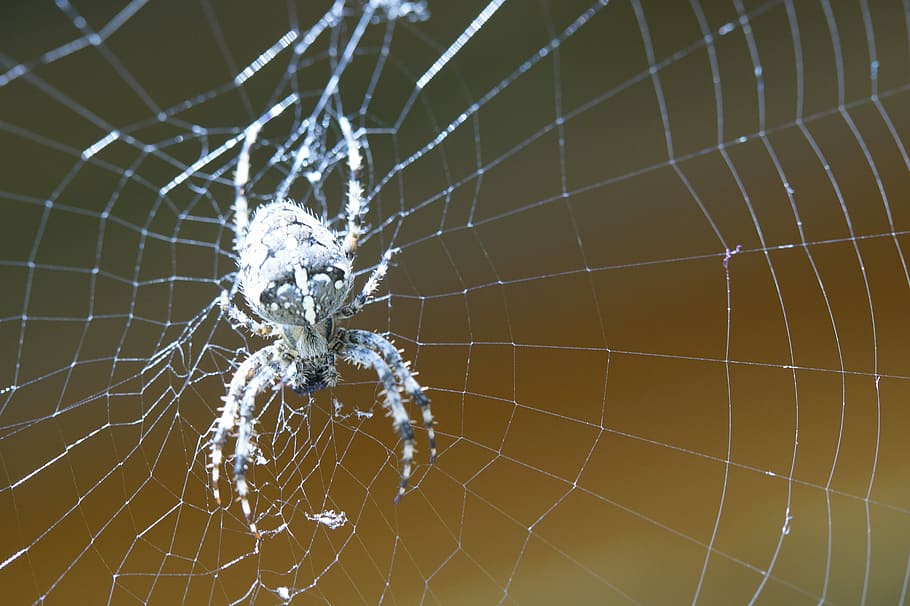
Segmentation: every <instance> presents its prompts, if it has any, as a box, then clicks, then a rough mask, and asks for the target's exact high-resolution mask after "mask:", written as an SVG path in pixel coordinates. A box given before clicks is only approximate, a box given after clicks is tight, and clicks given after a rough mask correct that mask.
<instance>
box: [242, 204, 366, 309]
mask: <svg viewBox="0 0 910 606" xmlns="http://www.w3.org/2000/svg"><path fill="white" fill-rule="evenodd" d="M351 274H352V271H351V262H350V260H349V259H348V257H347V255H346V254H345V253H344V251H343V250H342V248H341V246H340V244H339V242H338V240H337V238H336V237H335V235H334V234H333V233H332V232H331V231H330V230H329V229H328V228H327V227H326V226H325V225H323V224H322V222H321V221H320V220H319V219H318V218H316V217H314V216H313V215H312V214H311V213H310V212H308V211H307V210H306V209H304V208H303V207H301V206H298V205H297V204H294V203H292V202H272V203H270V204H266V205H265V206H263V207H261V208H260V209H259V210H258V211H257V212H256V214H255V216H254V217H253V220H252V221H251V222H250V226H249V230H248V231H247V234H246V237H245V238H244V241H243V243H242V244H241V247H240V276H239V277H240V285H241V288H242V290H243V294H244V295H245V296H246V299H247V302H248V303H249V305H250V307H251V308H252V309H253V310H254V311H255V312H256V314H257V315H259V316H261V317H262V318H264V319H266V320H269V321H272V322H275V323H278V324H286V325H304V324H309V325H315V324H317V323H319V322H322V321H323V320H325V319H326V318H327V317H330V316H331V315H332V314H333V313H334V312H335V311H337V310H338V308H339V307H341V305H342V304H343V303H344V301H345V298H346V297H347V295H348V292H349V291H350V289H351V283H352V280H353V278H352V275H351Z"/></svg>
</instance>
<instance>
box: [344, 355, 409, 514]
mask: <svg viewBox="0 0 910 606" xmlns="http://www.w3.org/2000/svg"><path fill="white" fill-rule="evenodd" d="M343 355H344V357H345V358H346V359H347V360H349V361H350V362H351V363H353V364H355V365H357V366H372V367H373V369H374V370H375V371H376V375H377V376H378V377H379V382H380V383H381V384H382V391H383V393H384V394H385V405H386V407H387V408H388V409H389V413H390V414H391V415H392V424H393V425H394V426H395V429H396V430H397V431H398V434H399V435H400V436H401V441H402V447H401V482H400V483H399V486H398V492H397V493H396V494H395V498H394V502H395V503H396V504H397V503H398V501H400V500H401V497H402V496H404V493H405V492H406V491H407V489H408V480H409V479H410V478H411V466H412V464H413V461H414V430H413V428H412V427H411V419H410V418H409V417H408V413H407V411H406V410H405V409H404V404H403V403H402V402H401V394H400V393H399V391H398V385H397V384H396V383H395V376H394V375H393V374H392V370H391V369H390V368H389V366H388V364H386V363H385V360H383V359H382V356H380V355H379V354H378V353H376V352H375V351H373V350H372V349H368V348H366V347H364V346H362V345H357V344H355V343H351V342H348V345H347V347H345V348H344V351H343Z"/></svg>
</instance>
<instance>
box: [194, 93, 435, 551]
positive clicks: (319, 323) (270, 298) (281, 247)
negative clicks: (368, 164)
mask: <svg viewBox="0 0 910 606" xmlns="http://www.w3.org/2000/svg"><path fill="white" fill-rule="evenodd" d="M275 114H276V111H275V109H274V108H273V110H272V114H271V115H270V114H266V115H265V116H263V117H262V118H260V119H259V120H257V121H256V122H254V123H253V124H252V125H250V126H249V127H248V128H247V129H246V132H245V137H244V143H243V147H242V149H241V152H240V156H239V159H238V163H237V172H236V174H235V177H234V190H235V200H234V214H235V217H236V218H235V227H234V228H235V241H234V247H235V250H236V253H237V255H238V264H239V272H238V275H237V286H239V289H240V291H241V292H242V293H243V295H244V298H245V299H246V303H247V305H248V306H249V309H250V310H251V311H252V312H253V314H254V315H255V316H257V317H258V318H259V319H255V318H251V317H249V316H248V315H246V314H245V313H244V312H243V311H242V310H241V309H240V308H238V307H237V306H235V305H234V304H233V303H232V302H231V296H230V294H229V293H228V292H227V291H223V292H222V294H221V308H222V310H223V312H224V313H225V314H226V316H227V317H228V318H229V319H230V320H231V321H232V323H233V324H234V325H235V326H238V327H242V328H244V329H246V330H247V331H249V332H250V333H252V334H254V335H258V336H261V337H266V338H270V339H273V341H272V343H271V344H269V345H266V346H265V347H263V348H262V349H260V350H258V351H256V352H255V353H253V354H251V355H250V356H249V357H248V358H247V359H246V360H245V361H244V362H243V363H242V364H240V366H239V367H238V368H237V371H236V372H235V373H234V376H233V378H232V379H231V382H230V384H229V386H228V391H227V395H226V397H225V398H224V408H223V409H221V417H220V418H219V419H218V420H217V421H216V423H215V427H214V438H213V440H212V484H213V486H214V493H215V500H216V502H217V503H218V504H219V505H220V504H221V495H220V492H219V490H218V481H219V477H220V472H221V466H222V460H223V450H224V445H225V443H226V442H227V440H228V434H229V433H230V432H231V431H232V430H233V429H234V427H235V426H236V427H237V443H236V446H235V450H234V482H235V485H236V489H237V495H238V496H239V498H240V503H241V506H242V508H243V513H244V516H246V519H247V522H248V523H249V525H250V530H251V531H252V532H253V534H254V535H256V536H257V537H258V536H259V533H258V531H257V529H256V524H255V522H254V521H253V518H252V512H251V509H250V503H249V500H248V497H247V495H248V494H249V486H248V484H247V479H246V474H247V470H248V468H249V464H250V454H251V450H252V442H253V440H254V430H253V423H254V405H255V398H256V396H257V395H259V394H261V393H263V392H264V391H266V389H267V388H268V387H269V386H273V385H274V386H275V388H276V389H277V388H280V387H282V386H288V387H290V388H291V389H293V390H294V391H295V392H297V393H298V394H301V395H305V396H308V395H310V394H312V393H314V392H317V391H319V390H321V389H325V388H326V387H332V386H334V385H335V384H336V383H337V382H338V371H337V370H336V368H335V364H336V360H337V359H338V358H340V359H343V360H345V361H347V362H350V363H352V364H354V365H355V366H359V367H366V366H370V367H372V368H373V369H374V370H375V371H376V374H377V376H378V378H379V383H380V385H381V388H382V392H383V394H384V395H385V402H384V404H385V406H386V407H387V408H388V409H389V413H390V416H391V417H392V421H393V424H394V427H395V429H396V430H397V431H398V434H399V435H400V437H401V440H402V443H403V445H402V455H401V464H402V470H401V481H400V483H399V486H398V491H397V493H396V494H395V498H394V502H395V503H398V501H399V500H400V499H401V497H402V495H404V493H405V491H406V490H407V486H408V479H409V478H410V475H411V466H412V463H413V457H414V432H413V430H412V428H411V420H410V418H409V416H408V413H407V411H406V410H405V407H404V404H403V402H402V394H401V392H402V391H404V392H406V393H407V395H408V396H409V397H410V398H411V400H412V401H414V402H415V403H416V404H417V405H418V406H419V407H420V409H421V411H422V413H423V423H424V426H425V427H426V431H427V440H428V442H429V446H430V463H431V464H432V463H434V462H435V460H436V438H435V433H434V431H433V415H432V413H431V412H430V400H429V399H428V398H427V396H426V394H424V392H423V388H421V386H420V385H419V384H418V383H417V381H416V380H415V379H414V373H412V372H411V371H410V369H409V366H410V365H409V363H407V362H405V361H403V360H402V358H401V355H400V353H399V351H398V350H397V349H396V348H395V347H394V346H393V345H392V343H390V342H389V341H388V339H386V338H385V337H383V336H381V335H379V334H377V333H374V332H369V331H366V330H355V329H347V328H342V327H340V326H339V325H338V321H339V320H346V319H348V318H350V317H352V316H354V315H355V314H356V313H357V312H359V311H360V310H361V308H363V306H364V305H365V304H367V303H368V302H369V300H370V299H371V297H372V295H373V293H374V292H375V291H376V288H377V287H378V286H379V282H380V281H381V280H382V278H383V276H385V274H386V271H387V270H388V267H389V262H390V260H391V257H392V255H393V254H394V253H395V252H397V251H396V250H395V249H389V250H387V251H386V252H385V254H383V256H382V259H381V260H380V262H379V264H378V265H377V266H376V269H375V270H374V271H373V273H372V275H370V277H369V279H367V281H366V283H365V284H364V287H363V289H362V290H361V291H360V293H359V294H358V295H357V296H355V297H354V298H353V299H352V300H350V301H349V302H347V301H348V297H349V295H350V294H351V291H352V287H353V284H354V272H353V261H354V254H355V252H356V250H357V242H358V239H359V237H360V234H361V215H362V213H363V205H362V202H363V189H362V186H361V184H360V179H361V173H362V170H363V166H362V156H361V152H360V145H359V143H358V142H357V139H356V138H355V137H354V135H353V133H352V132H351V126H350V122H349V121H348V120H347V119H346V118H344V117H341V118H340V119H339V125H340V127H341V132H342V135H343V138H344V142H345V145H346V148H347V163H348V169H349V171H350V174H349V182H348V194H347V205H346V208H345V215H346V220H347V226H346V229H345V230H344V231H343V232H342V233H341V234H339V235H337V236H336V235H335V234H334V233H333V232H332V231H331V230H330V229H329V228H328V227H327V226H326V225H325V224H323V222H322V221H321V220H320V219H318V218H317V217H316V216H315V215H313V214H312V213H311V212H309V211H308V210H306V209H305V208H304V207H302V206H299V205H297V204H296V203H294V202H290V201H282V200H276V201H272V202H269V203H267V204H265V205H263V206H261V207H260V208H258V209H257V211H256V212H255V214H254V215H253V219H252V221H250V220H249V211H248V204H247V199H246V188H247V182H248V180H249V173H250V148H251V147H252V145H253V144H254V143H255V141H256V138H257V137H258V135H259V131H260V130H261V128H262V126H263V125H264V124H265V123H266V122H267V121H268V120H269V119H271V118H272V117H274V115H275Z"/></svg>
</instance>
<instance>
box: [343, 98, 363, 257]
mask: <svg viewBox="0 0 910 606" xmlns="http://www.w3.org/2000/svg"><path fill="white" fill-rule="evenodd" d="M338 126H339V127H341V136H342V137H344V142H345V146H346V147H347V149H348V171H349V177H348V201H347V205H346V206H345V214H346V215H347V218H348V225H347V231H346V233H345V236H344V242H343V243H342V245H341V247H342V249H343V250H344V252H345V254H346V255H347V256H348V258H353V257H354V253H355V252H356V251H357V244H358V242H359V240H360V232H361V229H362V228H363V226H362V222H361V221H362V217H363V213H364V211H365V210H366V209H364V208H363V185H362V184H361V182H360V179H361V177H362V176H363V155H362V154H361V153H360V143H358V142H357V139H356V138H355V137H354V133H353V131H352V130H351V122H350V121H349V120H348V119H347V118H346V117H345V116H341V117H340V118H339V119H338Z"/></svg>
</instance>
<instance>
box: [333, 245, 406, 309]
mask: <svg viewBox="0 0 910 606" xmlns="http://www.w3.org/2000/svg"><path fill="white" fill-rule="evenodd" d="M398 252H399V249H397V248H390V249H389V250H387V251H385V253H383V255H382V259H381V260H380V261H379V264H378V265H377V266H376V269H374V270H373V273H372V274H370V277H369V278H368V279H367V281H366V283H365V284H364V285H363V289H362V290H361V291H360V294H358V295H357V296H356V297H354V300H353V301H351V302H350V303H348V304H347V305H345V306H344V307H342V308H341V309H340V310H338V313H337V314H336V315H338V316H339V317H341V318H350V317H352V316H355V315H357V314H358V313H359V312H360V310H361V309H363V306H364V305H366V304H367V303H368V302H369V300H370V298H371V297H372V296H373V293H374V292H376V289H377V288H379V283H380V282H382V279H383V278H384V277H385V275H386V273H387V272H388V271H389V263H391V261H392V255H394V254H397V253H398Z"/></svg>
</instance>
